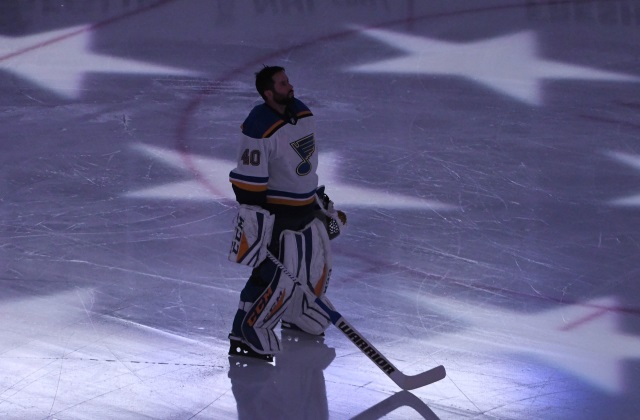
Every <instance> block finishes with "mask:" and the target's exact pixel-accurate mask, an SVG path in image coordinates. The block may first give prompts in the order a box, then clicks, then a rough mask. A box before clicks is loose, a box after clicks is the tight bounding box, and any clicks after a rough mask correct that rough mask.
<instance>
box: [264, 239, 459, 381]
mask: <svg viewBox="0 0 640 420" xmlns="http://www.w3.org/2000/svg"><path fill="white" fill-rule="evenodd" d="M267 257H268V258H269V259H270V260H271V262H273V263H274V264H275V265H276V266H277V267H278V268H279V269H280V270H282V272H283V273H284V274H286V275H287V277H289V278H290V279H291V280H292V281H293V282H294V283H295V284H297V285H298V286H300V289H301V290H302V291H303V292H304V294H305V295H307V297H308V298H309V299H311V300H313V301H314V302H315V303H316V305H318V306H319V307H320V308H321V309H322V310H323V311H324V312H325V313H326V314H327V315H328V316H329V319H331V323H332V324H333V325H335V326H336V327H337V328H338V329H339V330H340V331H342V333H343V334H344V335H346V336H347V338H348V339H349V340H350V341H351V342H352V343H353V344H355V345H356V347H358V348H359V349H360V351H362V352H363V353H364V354H365V355H366V356H367V357H368V358H369V359H371V361H372V362H373V363H375V364H376V366H378V368H380V370H382V371H383V372H384V373H386V374H387V376H388V377H389V378H391V380H392V381H393V382H395V383H396V385H398V386H399V387H400V388H402V389H404V390H411V389H416V388H420V387H423V386H425V385H429V384H432V383H434V382H437V381H439V380H441V379H443V378H444V377H445V376H446V375H447V373H446V371H445V369H444V366H442V365H440V366H437V367H435V368H433V369H430V370H428V371H426V372H422V373H419V374H417V375H412V376H411V375H405V374H404V373H402V372H400V371H399V370H398V368H396V367H395V366H394V365H393V364H392V363H391V362H390V361H389V360H387V358H386V357H384V356H383V355H382V353H380V352H379V351H378V349H376V348H375V347H374V346H373V344H371V343H369V341H368V340H367V339H366V338H364V336H363V335H362V334H361V333H359V332H358V330H356V329H355V327H353V325H351V324H350V323H349V322H348V321H347V320H346V319H345V318H344V317H343V316H342V314H340V312H338V311H336V310H333V309H331V308H329V307H328V306H327V305H326V304H325V303H324V302H323V301H322V299H320V298H319V297H317V296H316V295H315V294H314V293H313V292H312V291H311V289H309V286H308V285H306V284H303V283H302V282H301V281H300V280H298V278H297V277H296V276H294V275H293V274H291V272H290V271H289V270H288V269H287V267H285V266H284V264H282V263H281V262H280V260H279V259H277V258H276V257H275V256H274V255H273V254H272V253H271V252H269V251H267ZM324 299H325V300H327V298H326V297H325V298H324ZM327 301H328V300H327Z"/></svg>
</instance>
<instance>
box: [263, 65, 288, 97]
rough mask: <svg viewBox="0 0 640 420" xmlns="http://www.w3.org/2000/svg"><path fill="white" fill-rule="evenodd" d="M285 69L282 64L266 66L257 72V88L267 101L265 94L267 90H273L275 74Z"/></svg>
mask: <svg viewBox="0 0 640 420" xmlns="http://www.w3.org/2000/svg"><path fill="white" fill-rule="evenodd" d="M281 71H284V67H280V66H264V68H263V69H262V70H260V71H259V72H257V73H256V90H257V91H258V93H259V94H260V96H262V99H264V100H265V101H266V100H267V98H266V97H265V96H264V92H265V91H266V90H273V75H274V74H276V73H280V72H281Z"/></svg>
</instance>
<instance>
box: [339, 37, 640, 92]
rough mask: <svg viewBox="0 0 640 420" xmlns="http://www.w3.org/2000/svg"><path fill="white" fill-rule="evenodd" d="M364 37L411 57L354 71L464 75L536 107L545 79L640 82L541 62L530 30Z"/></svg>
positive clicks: (559, 64) (624, 76)
mask: <svg viewBox="0 0 640 420" xmlns="http://www.w3.org/2000/svg"><path fill="white" fill-rule="evenodd" d="M362 33H363V34H364V35H366V36H369V37H371V38H375V39H377V40H379V41H381V42H384V43H386V44H388V45H390V46H393V47H395V48H398V49H400V50H402V51H404V52H406V53H407V54H406V55H403V56H402V57H398V58H392V59H388V60H383V61H379V62H375V63H370V64H364V65H359V66H354V67H351V68H350V69H349V70H351V71H355V72H363V73H406V74H435V75H446V76H459V77H463V78H467V79H470V80H472V81H474V82H476V83H480V84H482V85H484V86H486V87H488V88H490V89H493V90H494V91H496V92H498V93H501V94H503V95H506V96H509V97H511V98H514V99H516V100H519V101H522V102H525V103H528V104H531V105H541V104H542V88H541V83H542V81H543V80H545V79H571V80H574V79H575V80H602V81H615V82H640V78H637V77H633V76H629V75H624V74H618V73H613V72H608V71H602V70H596V69H590V68H587V67H582V66H576V65H570V64H563V63H558V62H555V61H550V60H545V59H543V58H540V57H538V54H537V42H536V39H535V36H534V34H533V33H531V32H520V33H516V34H512V35H506V36H502V37H497V38H492V39H485V40H482V41H475V42H469V43H464V44H462V43H455V42H444V41H436V40H433V39H428V38H424V37H421V36H415V35H407V34H401V33H397V32H392V31H387V30H383V29H366V30H363V31H362Z"/></svg>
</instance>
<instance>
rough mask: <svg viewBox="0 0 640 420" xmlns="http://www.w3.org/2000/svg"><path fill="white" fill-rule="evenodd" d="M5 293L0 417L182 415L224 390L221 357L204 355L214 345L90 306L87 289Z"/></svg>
mask: <svg viewBox="0 0 640 420" xmlns="http://www.w3.org/2000/svg"><path fill="white" fill-rule="evenodd" d="M8 294H9V295H13V296H12V299H11V300H6V299H5V300H4V301H3V302H2V303H0V328H1V329H2V331H3V339H2V340H1V342H0V371H1V372H2V374H1V375H0V416H2V415H9V416H12V418H46V417H51V416H63V417H69V418H107V417H109V418H135V417H136V416H140V415H148V416H151V417H155V418H166V417H168V416H173V415H176V414H177V415H181V414H184V415H185V416H187V417H188V416H190V415H191V413H193V411H194V410H197V409H198V407H204V406H206V405H208V404H210V399H211V398H212V397H211V396H212V395H224V393H225V392H226V391H227V390H228V380H227V378H226V377H225V375H224V372H225V370H226V369H225V366H224V365H225V363H224V360H223V359H222V358H218V359H216V358H215V357H214V356H212V355H216V354H224V350H223V346H222V343H220V345H219V346H217V345H216V344H215V343H202V342H199V341H197V340H192V339H189V338H185V337H181V336H178V335H175V334H171V333H168V332H165V331H162V330H158V329H156V328H152V327H148V326H144V325H140V324H136V323H134V322H131V321H127V320H122V319H119V318H117V317H115V316H111V315H101V314H98V313H96V312H93V311H92V306H93V304H94V302H95V300H96V297H97V294H96V293H95V292H94V291H93V290H90V289H80V288H78V289H76V290H72V291H66V292H63V293H57V294H50V295H46V296H25V295H24V294H23V293H13V292H12V291H11V290H9V291H8ZM78 384H82V385H81V386H80V387H79V386H78ZM176 389H179V392H176ZM203 389H206V390H207V391H206V392H203V391H202V390H203Z"/></svg>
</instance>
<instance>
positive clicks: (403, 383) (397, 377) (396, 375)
mask: <svg viewBox="0 0 640 420" xmlns="http://www.w3.org/2000/svg"><path fill="white" fill-rule="evenodd" d="M446 376H447V371H446V370H445V369H444V366H442V365H440V366H436V367H434V368H433V369H429V370H428V371H426V372H422V373H419V374H417V375H413V376H409V375H405V374H404V373H402V372H400V371H398V370H396V371H395V372H393V373H392V374H391V375H389V377H390V378H391V380H392V381H393V382H395V383H396V385H398V386H399V387H400V388H402V389H404V390H405V391H411V390H412V389H416V388H421V387H423V386H426V385H430V384H432V383H434V382H438V381H439V380H441V379H444V378H445V377H446Z"/></svg>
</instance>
